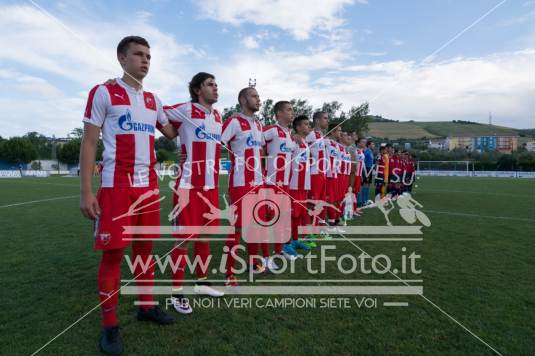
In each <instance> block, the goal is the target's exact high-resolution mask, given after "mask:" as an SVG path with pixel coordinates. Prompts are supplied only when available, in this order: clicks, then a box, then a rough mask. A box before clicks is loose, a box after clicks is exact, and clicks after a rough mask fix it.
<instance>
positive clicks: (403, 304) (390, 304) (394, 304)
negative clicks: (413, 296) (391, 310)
mask: <svg viewBox="0 0 535 356" xmlns="http://www.w3.org/2000/svg"><path fill="white" fill-rule="evenodd" d="M408 306H409V303H408V302H384V303H383V307H408Z"/></svg>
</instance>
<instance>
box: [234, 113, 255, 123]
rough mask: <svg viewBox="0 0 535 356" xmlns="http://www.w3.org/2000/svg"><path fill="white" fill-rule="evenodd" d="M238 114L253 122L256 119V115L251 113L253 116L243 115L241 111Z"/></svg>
mask: <svg viewBox="0 0 535 356" xmlns="http://www.w3.org/2000/svg"><path fill="white" fill-rule="evenodd" d="M238 115H240V116H242V117H244V118H246V119H247V120H249V121H252V122H255V121H256V117H255V116H254V115H253V116H247V115H245V114H244V113H242V112H241V111H240V112H239V113H238Z"/></svg>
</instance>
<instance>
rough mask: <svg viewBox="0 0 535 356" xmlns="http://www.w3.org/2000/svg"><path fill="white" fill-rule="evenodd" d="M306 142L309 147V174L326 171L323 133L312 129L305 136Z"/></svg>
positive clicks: (326, 161)
mask: <svg viewBox="0 0 535 356" xmlns="http://www.w3.org/2000/svg"><path fill="white" fill-rule="evenodd" d="M306 143H307V144H308V147H309V148H310V158H311V159H312V164H311V166H310V173H311V174H323V175H325V173H326V172H327V164H328V160H327V159H326V154H325V140H324V138H323V134H322V133H321V132H319V131H316V130H312V131H311V132H310V133H309V134H308V135H307V137H306Z"/></svg>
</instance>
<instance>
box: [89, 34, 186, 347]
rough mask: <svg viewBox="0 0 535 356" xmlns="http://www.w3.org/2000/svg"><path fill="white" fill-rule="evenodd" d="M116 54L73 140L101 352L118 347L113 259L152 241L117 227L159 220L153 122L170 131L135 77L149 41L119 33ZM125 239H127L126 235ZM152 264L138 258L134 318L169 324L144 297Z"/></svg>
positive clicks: (141, 254) (145, 65) (139, 253)
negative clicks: (93, 260)
mask: <svg viewBox="0 0 535 356" xmlns="http://www.w3.org/2000/svg"><path fill="white" fill-rule="evenodd" d="M117 59H118V61H119V63H120V64H121V67H122V68H123V70H124V75H123V76H122V78H117V79H116V83H115V84H107V85H97V86H95V87H93V89H91V91H90V92H89V98H88V100H87V106H86V109H85V114H84V119H83V121H84V134H83V138H82V143H81V146H80V175H81V187H80V188H81V189H80V210H81V211H82V213H83V215H84V216H85V217H87V218H89V219H91V220H94V221H95V231H94V238H95V249H97V250H101V251H102V259H101V262H100V268H99V271H98V289H99V296H100V301H101V309H102V332H101V337H100V347H101V349H102V351H104V352H105V353H107V354H119V353H121V352H122V350H123V345H122V341H121V338H120V335H119V327H118V323H119V321H118V319H117V303H118V300H119V295H118V293H119V281H120V279H121V272H120V266H121V260H122V258H123V255H124V249H125V248H126V247H128V245H129V244H130V240H133V243H132V254H133V258H132V260H134V261H136V260H138V259H141V260H142V261H150V260H151V257H152V256H151V253H152V239H155V238H157V237H158V235H144V238H148V239H150V240H148V241H136V239H135V238H136V235H133V236H130V235H126V234H123V226H136V225H137V226H159V225H160V214H159V203H160V198H159V190H158V183H157V179H156V172H155V171H154V167H155V164H156V156H155V151H154V133H155V128H156V127H158V128H159V130H160V131H161V132H162V133H163V134H164V135H166V136H168V137H173V136H175V135H176V131H175V130H174V129H173V127H172V126H171V125H170V124H169V122H168V120H167V118H166V117H165V114H164V112H163V109H162V105H161V103H160V100H159V99H158V97H157V96H156V95H154V94H153V93H151V92H147V91H144V90H143V87H142V82H143V79H144V78H145V76H146V75H147V73H148V71H149V68H150V60H151V54H150V46H149V44H148V42H147V41H146V40H145V39H144V38H142V37H138V36H128V37H125V38H123V39H122V40H121V41H120V42H119V44H118V46H117ZM101 131H102V138H103V142H104V153H103V158H104V159H103V162H102V163H103V169H102V176H101V182H100V189H99V190H98V193H97V195H96V197H95V195H94V194H93V192H92V186H91V181H92V173H93V167H94V165H95V155H96V149H97V143H98V139H99V135H100V132H101ZM139 201H143V203H142V204H143V206H145V207H146V208H145V209H143V210H142V211H137V212H136V213H135V214H129V213H128V212H129V210H130V207H131V206H135V204H136V203H137V202H139ZM130 237H132V238H130ZM153 272H154V265H151V266H150V267H149V268H142V267H141V266H140V264H138V265H137V266H136V268H135V271H134V275H135V277H134V279H136V280H137V279H139V280H143V282H138V286H139V287H140V295H139V305H140V307H139V309H138V313H137V319H138V320H150V321H154V322H156V323H158V324H172V323H173V322H174V321H175V319H174V318H173V317H172V316H169V315H167V314H165V313H164V312H163V311H162V310H161V309H160V308H159V307H158V306H154V305H155V303H154V301H153V298H152V292H151V287H152V285H153V279H154V276H153Z"/></svg>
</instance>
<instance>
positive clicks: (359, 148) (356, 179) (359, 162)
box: [352, 137, 367, 208]
mask: <svg viewBox="0 0 535 356" xmlns="http://www.w3.org/2000/svg"><path fill="white" fill-rule="evenodd" d="M365 148H366V139H365V138H364V137H360V138H358V139H357V141H356V145H355V149H354V150H353V152H352V158H353V161H354V162H355V165H354V168H355V169H354V170H353V192H354V193H355V194H356V195H357V206H356V207H355V208H357V207H359V206H362V205H363V204H364V203H365V202H366V201H367V200H364V196H363V194H361V193H362V179H363V175H364V174H363V171H364V168H363V167H364V160H365V156H364V149H365Z"/></svg>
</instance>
